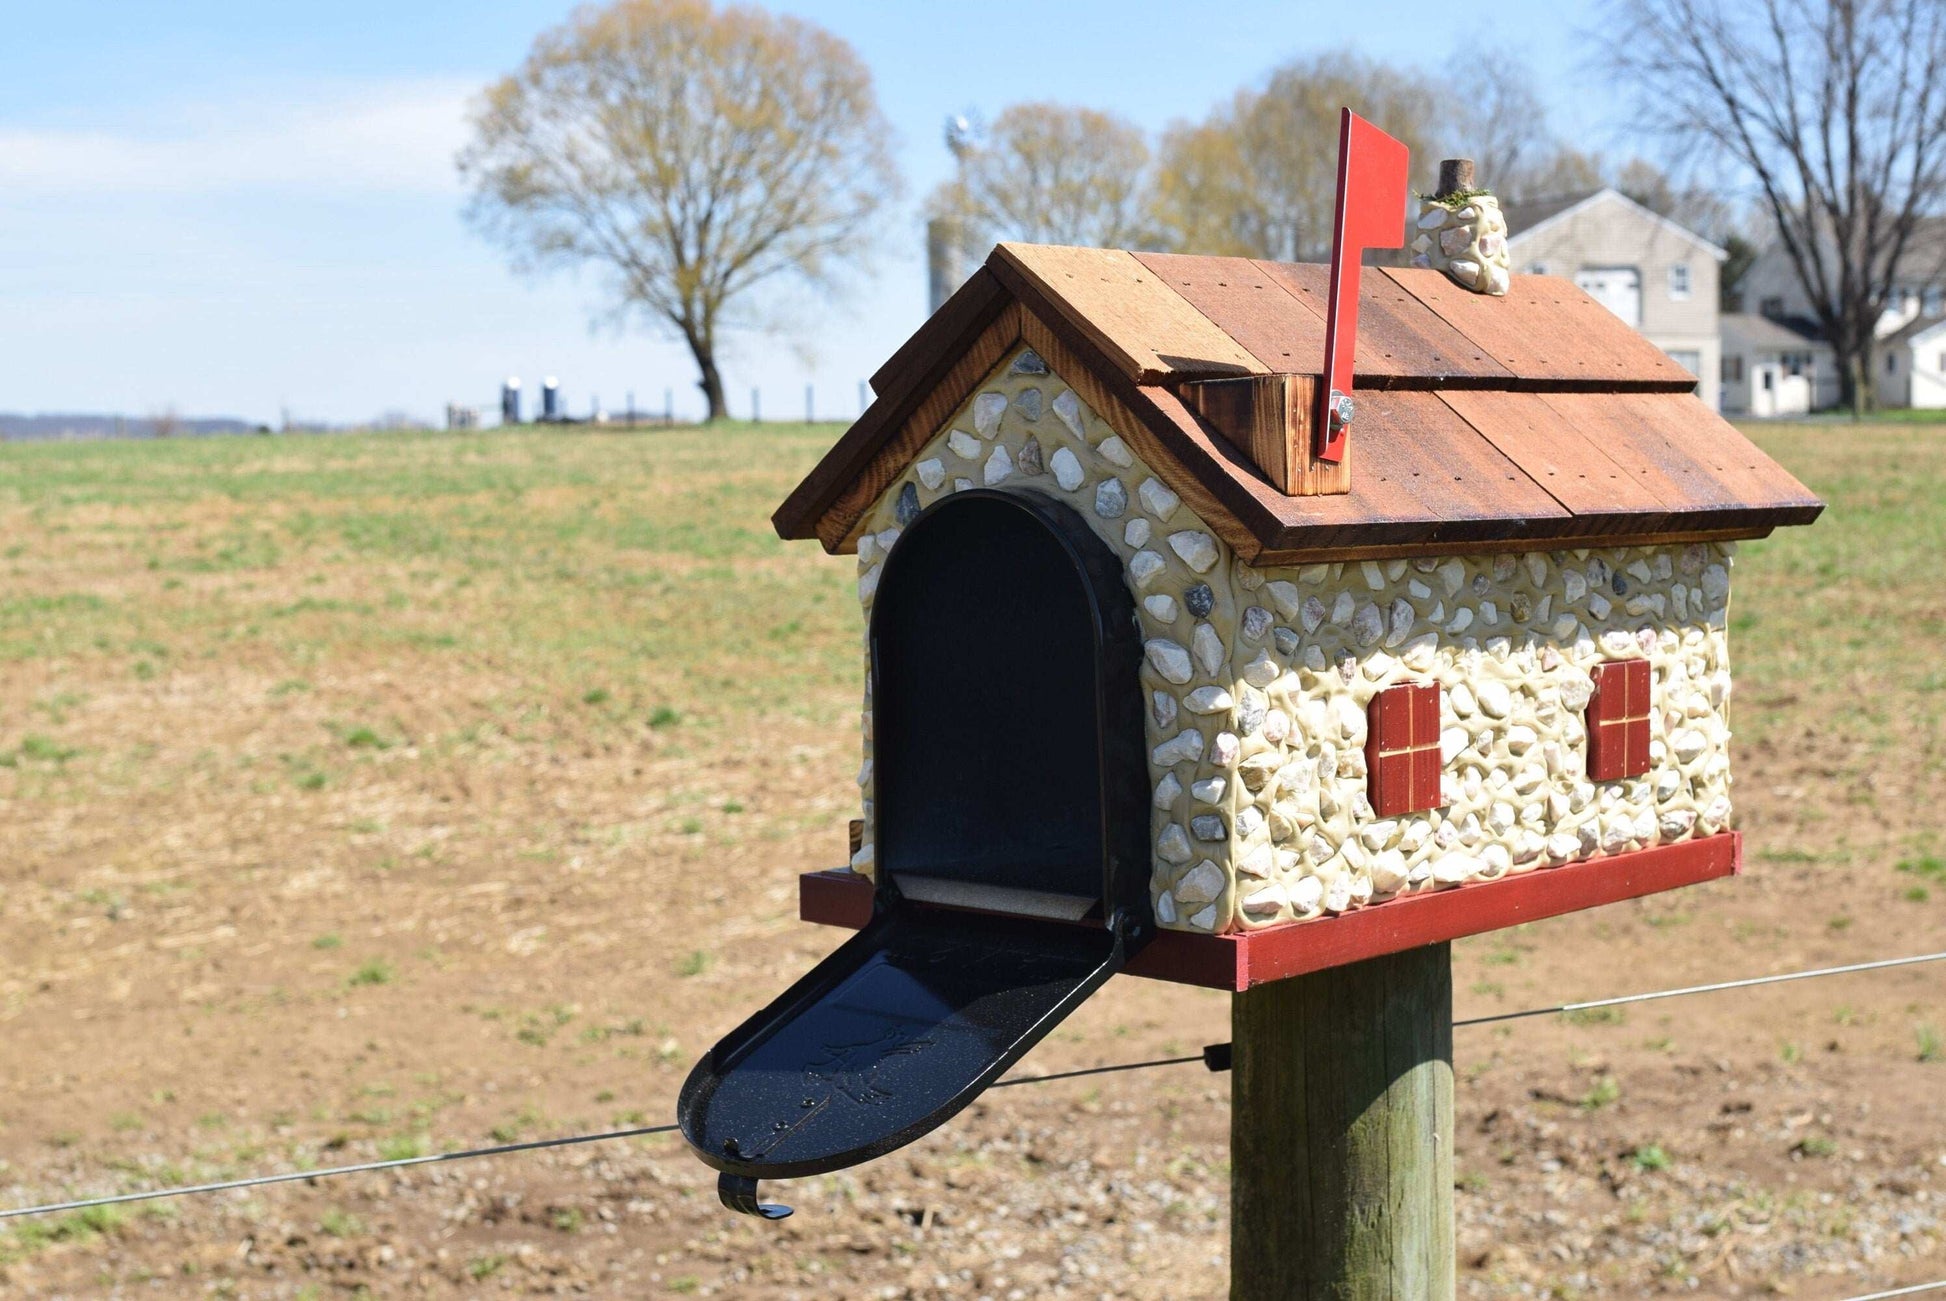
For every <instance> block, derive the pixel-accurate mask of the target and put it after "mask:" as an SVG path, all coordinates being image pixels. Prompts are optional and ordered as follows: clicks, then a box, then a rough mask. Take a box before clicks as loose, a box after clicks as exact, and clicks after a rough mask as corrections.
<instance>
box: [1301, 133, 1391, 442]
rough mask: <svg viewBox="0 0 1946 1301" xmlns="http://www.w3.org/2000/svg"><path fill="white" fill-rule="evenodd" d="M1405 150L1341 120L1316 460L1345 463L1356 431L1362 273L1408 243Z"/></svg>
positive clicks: (1389, 139)
mask: <svg viewBox="0 0 1946 1301" xmlns="http://www.w3.org/2000/svg"><path fill="white" fill-rule="evenodd" d="M1409 157H1410V155H1409V154H1408V152H1407V150H1406V147H1405V146H1404V145H1402V144H1400V143H1399V142H1398V141H1397V140H1394V139H1393V138H1392V137H1391V136H1388V135H1386V134H1385V133H1384V132H1383V131H1381V130H1379V129H1378V128H1377V127H1375V126H1373V125H1372V124H1371V123H1370V122H1367V121H1366V120H1365V119H1364V118H1362V117H1360V116H1358V114H1356V113H1354V112H1352V111H1351V110H1350V109H1345V110H1343V113H1342V116H1340V117H1339V119H1338V214H1337V220H1336V222H1335V223H1333V228H1332V235H1331V301H1330V303H1329V305H1328V308H1327V311H1326V315H1325V318H1324V375H1325V382H1324V383H1322V384H1320V385H1318V404H1319V409H1318V417H1317V454H1318V459H1319V460H1321V461H1331V462H1337V461H1342V460H1343V459H1344V456H1345V434H1346V432H1347V431H1348V430H1349V428H1350V426H1351V418H1352V407H1351V362H1352V352H1353V350H1354V348H1355V346H1356V343H1357V340H1358V268H1359V265H1360V262H1361V259H1362V257H1363V255H1364V252H1365V250H1366V249H1368V248H1398V247H1399V246H1400V245H1401V244H1404V243H1405V185H1406V165H1407V161H1408V159H1409Z"/></svg>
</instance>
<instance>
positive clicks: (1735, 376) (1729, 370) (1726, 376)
mask: <svg viewBox="0 0 1946 1301" xmlns="http://www.w3.org/2000/svg"><path fill="white" fill-rule="evenodd" d="M1723 382H1724V383H1725V384H1741V383H1743V358H1742V356H1741V355H1738V356H1732V357H1725V358H1724V359H1723Z"/></svg>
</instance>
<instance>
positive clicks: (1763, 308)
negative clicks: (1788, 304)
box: [1757, 296, 1784, 316]
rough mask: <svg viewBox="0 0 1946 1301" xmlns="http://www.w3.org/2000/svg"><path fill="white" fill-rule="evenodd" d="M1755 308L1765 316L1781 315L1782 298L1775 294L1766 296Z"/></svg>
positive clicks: (1782, 307) (1782, 311) (1782, 308)
mask: <svg viewBox="0 0 1946 1301" xmlns="http://www.w3.org/2000/svg"><path fill="white" fill-rule="evenodd" d="M1757 310H1758V311H1759V312H1761V313H1762V314H1763V315H1765V316H1782V315H1783V314H1784V300H1783V299H1782V298H1781V297H1776V296H1773V297H1770V298H1766V299H1764V300H1763V302H1762V303H1761V304H1759V305H1758V307H1757Z"/></svg>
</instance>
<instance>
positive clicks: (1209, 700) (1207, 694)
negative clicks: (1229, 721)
mask: <svg viewBox="0 0 1946 1301" xmlns="http://www.w3.org/2000/svg"><path fill="white" fill-rule="evenodd" d="M1182 703H1183V708H1184V709H1187V710H1188V711H1189V712H1190V713H1192V714H1221V713H1225V712H1227V711H1229V710H1231V709H1234V708H1235V707H1236V700H1235V699H1234V698H1233V697H1232V696H1231V695H1230V693H1229V692H1227V691H1225V690H1224V689H1223V688H1221V687H1197V688H1196V689H1195V690H1194V691H1192V692H1190V693H1189V694H1188V695H1187V696H1184V697H1183V701H1182Z"/></svg>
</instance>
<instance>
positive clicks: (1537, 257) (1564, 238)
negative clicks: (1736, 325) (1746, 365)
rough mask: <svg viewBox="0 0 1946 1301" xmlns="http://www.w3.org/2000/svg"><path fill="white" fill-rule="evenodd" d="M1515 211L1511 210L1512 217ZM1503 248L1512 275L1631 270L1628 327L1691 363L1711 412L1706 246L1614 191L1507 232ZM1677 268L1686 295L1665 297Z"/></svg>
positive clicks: (1718, 354)
mask: <svg viewBox="0 0 1946 1301" xmlns="http://www.w3.org/2000/svg"><path fill="white" fill-rule="evenodd" d="M1518 211H1519V210H1518V208H1517V207H1516V209H1515V210H1514V214H1511V215H1517V214H1518ZM1507 244H1508V249H1509V251H1510V252H1511V254H1512V256H1513V269H1514V274H1515V275H1519V274H1520V273H1521V272H1523V271H1533V270H1535V269H1536V268H1537V267H1538V268H1540V269H1541V270H1542V271H1543V272H1544V273H1545V274H1547V275H1554V276H1561V277H1563V278H1565V279H1568V280H1573V279H1575V277H1576V276H1577V275H1579V274H1581V273H1583V272H1594V271H1601V270H1605V269H1615V268H1634V269H1635V270H1637V271H1638V272H1639V273H1640V276H1641V320H1639V321H1630V322H1629V324H1631V325H1633V326H1635V328H1636V329H1638V330H1640V331H1641V332H1642V334H1643V335H1644V336H1645V337H1647V338H1648V340H1649V342H1651V343H1653V344H1655V345H1656V347H1658V348H1661V349H1662V350H1663V351H1664V352H1666V353H1668V354H1670V355H1671V356H1672V357H1675V358H1676V359H1677V360H1678V361H1681V362H1682V363H1683V364H1684V365H1687V366H1690V368H1691V369H1692V370H1694V371H1695V373H1696V378H1697V380H1698V381H1699V388H1698V392H1699V393H1700V395H1701V396H1702V399H1703V401H1705V402H1707V403H1708V404H1709V405H1710V406H1711V407H1712V408H1716V407H1718V406H1719V405H1720V403H1719V396H1720V394H1719V387H1720V386H1719V376H1720V375H1721V365H1722V348H1721V344H1720V342H1719V339H1718V333H1717V284H1718V280H1719V275H1718V271H1719V267H1718V261H1717V254H1716V251H1715V250H1714V249H1713V248H1712V247H1711V246H1710V245H1709V244H1708V243H1707V242H1705V241H1703V240H1701V239H1700V238H1699V237H1698V236H1696V235H1694V234H1691V233H1689V232H1686V231H1684V230H1683V229H1682V228H1681V227H1679V226H1676V225H1675V224H1674V223H1672V222H1669V221H1666V220H1664V219H1662V218H1659V217H1657V216H1656V215H1655V214H1654V213H1652V212H1649V211H1648V210H1647V209H1645V208H1642V207H1640V206H1639V205H1637V204H1636V203H1634V202H1632V201H1631V200H1629V199H1627V198H1625V197H1624V196H1622V195H1620V194H1617V193H1615V192H1613V191H1603V192H1601V193H1599V194H1596V195H1593V196H1592V197H1590V198H1589V199H1588V200H1587V201H1585V202H1584V203H1582V204H1580V205H1578V206H1576V207H1574V208H1571V209H1569V210H1568V211H1566V212H1563V213H1561V214H1560V215H1558V216H1557V217H1555V218H1553V219H1551V220H1548V221H1544V222H1541V223H1540V224H1539V225H1537V226H1534V227H1531V228H1529V229H1527V230H1519V229H1516V230H1513V231H1512V232H1511V233H1510V234H1509V236H1508V241H1507ZM1678 265H1680V266H1687V267H1688V268H1689V293H1688V296H1687V297H1686V298H1676V297H1672V296H1671V294H1670V289H1669V284H1670V280H1669V277H1670V268H1671V267H1673V266H1678ZM1692 363H1693V364H1692Z"/></svg>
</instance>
